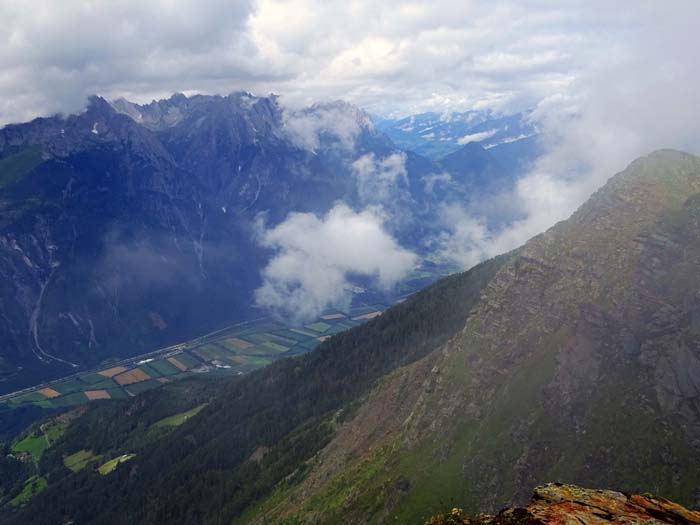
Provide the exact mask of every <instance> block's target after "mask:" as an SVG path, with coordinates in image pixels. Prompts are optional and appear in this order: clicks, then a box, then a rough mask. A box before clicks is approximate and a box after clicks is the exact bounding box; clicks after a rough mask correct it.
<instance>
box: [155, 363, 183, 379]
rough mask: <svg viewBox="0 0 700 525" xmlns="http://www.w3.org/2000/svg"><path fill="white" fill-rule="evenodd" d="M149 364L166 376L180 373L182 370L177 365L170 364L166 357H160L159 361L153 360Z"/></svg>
mask: <svg viewBox="0 0 700 525" xmlns="http://www.w3.org/2000/svg"><path fill="white" fill-rule="evenodd" d="M148 364H149V365H151V368H153V369H154V370H156V371H157V372H158V373H159V374H161V375H164V376H171V375H175V374H178V373H179V372H180V369H179V368H178V367H176V366H175V365H173V364H170V363H169V362H168V361H166V360H165V359H159V360H158V361H153V362H151V363H148ZM183 364H184V363H183Z"/></svg>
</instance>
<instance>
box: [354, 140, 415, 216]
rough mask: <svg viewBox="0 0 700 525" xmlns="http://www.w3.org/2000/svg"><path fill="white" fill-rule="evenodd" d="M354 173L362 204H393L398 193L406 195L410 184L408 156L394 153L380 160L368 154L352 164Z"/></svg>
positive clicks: (372, 154)
mask: <svg viewBox="0 0 700 525" xmlns="http://www.w3.org/2000/svg"><path fill="white" fill-rule="evenodd" d="M352 173H353V175H354V176H355V181H356V183H357V191H358V194H359V196H360V199H361V200H362V202H364V203H366V204H379V203H386V204H391V202H389V201H390V200H394V198H395V197H396V196H397V194H398V193H405V188H406V185H407V184H408V180H407V176H408V174H407V172H406V154H405V153H402V152H401V153H392V154H391V155H388V156H386V157H384V158H379V159H378V158H377V157H376V156H375V155H374V153H367V154H366V155H363V156H362V157H360V158H359V159H357V160H356V161H355V162H353V163H352Z"/></svg>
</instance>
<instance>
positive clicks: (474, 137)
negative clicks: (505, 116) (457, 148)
mask: <svg viewBox="0 0 700 525" xmlns="http://www.w3.org/2000/svg"><path fill="white" fill-rule="evenodd" d="M496 133H498V130H497V129H490V130H488V131H480V132H479V133H472V134H471V135H464V136H463V137H460V138H459V139H457V144H461V145H464V144H469V143H470V142H480V141H482V140H486V139H488V138H491V137H493V136H494V135H495V134H496Z"/></svg>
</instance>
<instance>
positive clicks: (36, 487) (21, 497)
mask: <svg viewBox="0 0 700 525" xmlns="http://www.w3.org/2000/svg"><path fill="white" fill-rule="evenodd" d="M47 486H48V483H47V482H46V480H45V479H44V478H39V477H37V476H32V477H31V478H29V479H28V480H27V481H26V482H25V484H24V488H23V489H22V492H20V493H19V494H18V495H17V496H16V497H15V498H14V499H12V500H10V505H12V506H13V507H18V506H20V505H23V504H25V503H26V502H27V501H29V500H30V499H31V498H32V497H33V496H36V495H37V494H39V493H40V492H41V491H43V490H44V489H45V488H46V487H47Z"/></svg>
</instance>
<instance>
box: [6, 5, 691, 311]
mask: <svg viewBox="0 0 700 525" xmlns="http://www.w3.org/2000/svg"><path fill="white" fill-rule="evenodd" d="M0 20H1V21H2V24H0V125H2V124H5V123H8V122H16V121H23V120H27V119H29V118H31V117H34V116H37V115H47V114H51V113H54V112H63V113H67V112H75V111H79V110H80V109H81V108H82V107H83V106H84V103H85V99H86V97H87V96H89V95H91V94H100V95H103V96H105V97H106V98H108V99H114V98H117V97H122V96H123V97H126V98H128V99H130V100H133V101H136V102H149V101H150V100H152V99H154V98H162V97H168V96H170V95H171V94H172V93H173V92H184V93H185V94H193V93H219V94H226V93H229V92H231V91H238V90H247V91H250V92H252V93H254V94H256V95H266V94H269V93H276V94H279V95H281V97H282V98H281V100H282V103H283V104H285V105H286V106H288V107H291V108H294V107H300V106H304V105H308V104H310V103H312V102H316V101H327V100H333V99H345V100H347V101H349V102H353V103H355V104H357V105H359V106H361V107H363V108H365V109H367V110H369V111H371V112H373V113H377V114H383V115H393V116H404V115H408V114H412V113H416V112H421V111H427V110H433V111H438V112H445V111H462V110H469V109H492V110H494V111H496V112H506V113H508V112H515V111H517V110H522V109H526V108H527V109H533V110H534V112H533V114H532V119H533V123H534V124H535V125H536V127H537V129H538V130H539V132H540V133H539V140H540V142H541V144H542V146H543V147H544V150H545V152H546V153H545V154H544V155H543V156H542V157H541V158H540V159H539V160H538V162H537V163H536V165H535V166H534V167H533V169H532V170H531V171H530V172H528V173H524V174H523V175H522V177H521V178H520V179H519V180H518V182H517V184H516V187H515V188H514V190H513V192H512V194H510V195H508V196H507V197H508V203H509V205H510V206H512V207H513V208H514V209H517V210H520V211H521V212H522V219H521V220H518V221H516V222H514V223H512V224H509V225H507V227H506V228H503V229H500V230H498V231H490V230H489V229H488V228H487V227H486V223H485V222H484V220H483V218H482V217H480V216H478V215H475V212H474V210H468V209H463V208H461V207H459V206H456V207H454V206H453V207H450V208H446V209H445V210H444V216H445V221H446V228H447V231H446V232H445V234H444V236H443V238H442V239H441V242H442V247H443V250H444V253H445V254H447V255H448V256H451V257H453V258H454V259H455V260H457V261H459V262H461V263H462V264H463V266H465V267H468V266H470V265H472V264H474V263H476V262H478V261H480V260H482V259H484V258H486V257H490V256H493V255H496V254H497V253H501V252H503V251H505V250H508V249H511V248H514V247H516V246H518V245H520V244H521V243H523V242H525V241H526V240H527V239H528V238H530V237H531V236H533V235H535V234H537V233H539V232H541V231H543V230H544V229H546V228H547V227H549V226H551V225H552V224H554V223H555V222H556V221H558V220H561V219H565V218H566V217H567V216H568V215H569V214H570V213H571V212H573V211H574V210H575V209H576V207H578V206H579V205H580V204H581V203H582V202H583V201H585V199H586V198H588V196H589V195H590V194H591V193H592V192H593V191H594V190H595V189H597V188H598V187H600V186H601V185H602V184H603V183H604V182H605V181H606V180H607V179H608V178H609V177H610V176H611V175H613V174H614V173H616V172H617V171H620V170H622V169H623V168H624V167H625V166H626V165H627V164H628V163H629V162H631V161H632V160H633V159H634V158H636V157H638V156H640V155H645V154H647V153H649V152H651V151H653V150H654V149H658V148H663V147H671V148H676V149H685V150H688V151H690V152H694V153H699V152H700V147H699V145H700V103H699V102H700V100H699V99H700V97H698V94H697V93H698V86H700V60H699V58H698V57H699V56H700V54H699V53H698V49H700V31H699V30H698V21H699V20H700V1H697V0H663V1H662V0H658V1H644V0H617V1H609V0H605V1H598V0H580V1H576V0H558V1H556V2H554V1H545V0H519V1H515V0H513V1H507V0H506V1H493V0H472V1H469V0H431V1H426V2H412V1H381V2H377V1H376V0H366V1H365V0H239V1H235V0H148V1H145V0H115V1H102V0H100V1H97V0H94V1H91V0H61V1H60V2H59V1H56V0H31V1H28V0H1V1H0ZM321 116H322V115H321ZM316 118H317V120H318V118H320V117H319V116H318V115H316ZM305 124H309V123H308V122H306V123H305ZM312 124H313V122H312ZM316 125H323V126H336V127H337V126H342V125H343V122H342V119H341V120H338V119H336V118H326V119H321V120H320V121H319V122H316ZM305 129H306V128H304V127H301V128H300V129H296V131H297V132H299V133H298V134H299V136H300V137H307V135H308V133H307V134H304V133H301V132H302V131H304V130H305ZM324 129H325V128H324ZM306 131H308V130H306ZM339 136H342V137H344V138H345V139H347V141H349V142H352V141H353V140H354V138H353V137H354V135H353V134H352V133H350V134H347V133H345V134H342V133H341V134H340V135H339ZM307 138H308V137H307ZM308 145H309V146H313V144H312V143H311V144H308ZM402 159H403V157H401V156H396V157H395V158H392V159H374V158H372V159H369V158H366V159H364V160H362V159H358V162H359V163H356V164H355V165H354V166H355V168H356V171H357V174H358V177H359V178H358V181H361V180H364V179H367V177H368V176H371V177H375V178H377V180H379V181H380V182H382V183H386V184H389V183H390V182H391V181H394V180H398V178H399V177H395V176H394V174H400V173H401V170H402V169H403V160H402ZM368 174H369V175H368ZM389 175H391V177H389ZM439 175H440V174H436V176H439ZM363 177H364V178H363ZM372 180H374V179H372ZM494 202H499V201H497V200H496V201H494ZM385 211H386V210H385ZM382 217H383V215H381V214H379V215H378V214H376V213H374V212H372V211H371V210H351V209H349V208H347V207H342V206H341V207H340V208H337V209H334V210H329V212H328V214H327V215H325V216H321V217H313V216H305V215H295V216H291V217H290V219H289V221H288V223H287V224H283V225H280V226H274V225H271V229H270V230H268V231H267V233H264V234H263V235H262V237H261V238H262V239H263V240H264V242H265V243H267V244H268V245H270V246H274V247H276V248H278V249H279V251H280V257H281V258H282V260H284V261H287V262H291V263H293V264H290V265H286V266H285V268H287V267H291V268H292V269H293V268H306V267H312V268H314V269H315V270H314V271H317V270H318V269H319V268H320V269H323V268H325V267H322V266H321V265H318V264H316V263H315V261H317V260H319V258H318V257H316V256H315V254H313V253H307V252H308V250H306V249H305V247H304V246H303V245H302V244H300V243H299V242H298V235H296V232H297V231H298V228H297V226H299V225H302V226H306V225H307V224H308V225H313V226H314V228H316V229H317V230H318V231H319V232H323V233H324V235H326V236H327V237H329V238H331V237H333V235H334V232H336V231H338V228H337V224H338V223H339V222H344V223H347V225H356V226H357V227H358V228H359V229H360V230H362V231H371V232H372V235H373V239H374V240H375V241H376V244H377V245H378V246H383V247H384V248H386V249H389V248H391V250H393V251H392V253H393V255H394V256H395V257H393V258H392V260H393V261H394V262H395V263H396V264H394V265H393V266H392V268H394V269H403V270H405V269H406V268H408V267H409V266H410V264H409V263H410V262H411V258H410V254H406V253H404V251H403V250H402V248H401V247H400V246H398V245H395V244H392V243H393V240H392V239H391V238H390V237H387V236H386V231H385V230H384V228H383V224H382V222H383V220H384V219H383V218H382ZM347 225H346V226H345V227H344V228H343V229H344V230H346V229H347ZM372 228H373V229H372ZM341 240H342V239H341ZM329 246H334V250H336V251H338V252H339V253H342V252H343V248H342V246H336V245H335V244H333V243H330V242H329ZM300 254H304V256H303V257H301V256H300ZM273 262H274V261H273ZM353 264H357V268H358V269H359V270H357V269H356V268H354V267H353V268H350V269H348V268H344V267H340V266H338V265H332V267H329V268H326V269H328V270H329V272H328V273H329V275H330V277H329V279H328V280H327V282H328V283H330V285H329V287H328V288H332V289H339V288H342V286H340V285H339V284H338V283H341V284H342V283H344V282H345V281H344V279H345V277H346V274H347V272H348V271H349V270H353V271H355V270H357V271H359V272H360V273H362V274H363V275H369V276H372V275H374V276H379V277H381V276H382V275H384V274H382V271H384V270H385V269H384V268H383V267H381V266H379V265H378V263H377V261H374V260H368V261H364V260H362V261H354V262H353ZM314 265H315V266H314ZM278 266H279V265H278ZM278 266H275V265H274V264H272V265H270V267H268V268H267V269H266V270H265V272H267V273H266V274H265V275H266V279H267V280H266V283H267V285H269V286H267V288H265V287H264V288H263V289H262V291H261V292H260V293H261V295H260V296H259V297H258V299H259V301H260V302H262V303H265V304H273V305H274V304H277V303H285V302H287V303H288V302H290V301H291V302H293V303H295V302H296V303H298V302H299V301H300V300H303V301H307V302H308V303H309V304H310V305H311V306H310V308H312V309H317V308H318V307H319V306H318V305H320V304H323V301H324V300H326V298H325V296H324V291H323V289H319V288H318V287H316V288H313V289H309V294H307V296H305V297H302V298H301V299H300V298H299V297H297V296H295V295H294V294H292V293H290V288H289V287H287V285H286V283H287V282H288V281H289V276H288V275H287V274H285V272H284V271H280V268H279V267H278ZM317 266H318V268H316V267H317ZM336 270H337V271H336ZM334 272H335V274H337V275H332V274H333V273H334ZM397 272H398V270H397ZM398 273H400V272H398ZM391 275H392V279H396V278H397V277H396V275H394V274H393V273H392V274H391ZM295 279H297V278H296V277H295ZM297 280H299V279H297ZM380 280H381V279H380ZM385 280H390V279H385ZM302 281H303V280H302ZM263 292H264V293H263ZM326 295H327V294H326ZM329 300H332V301H333V300H336V298H333V297H331V298H330V299H329ZM297 306H298V305H297Z"/></svg>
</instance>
